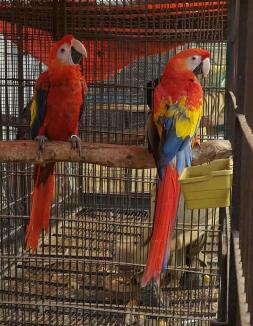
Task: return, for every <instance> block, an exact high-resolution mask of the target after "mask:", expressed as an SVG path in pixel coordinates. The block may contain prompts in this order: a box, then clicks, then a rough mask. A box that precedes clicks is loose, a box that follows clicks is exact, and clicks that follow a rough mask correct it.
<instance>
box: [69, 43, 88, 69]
mask: <svg viewBox="0 0 253 326" xmlns="http://www.w3.org/2000/svg"><path fill="white" fill-rule="evenodd" d="M82 57H85V58H87V51H86V49H85V47H84V46H83V44H82V43H81V42H80V41H78V40H76V39H75V38H74V39H73V40H72V41H71V58H72V61H73V63H74V64H78V63H81V61H82Z"/></svg>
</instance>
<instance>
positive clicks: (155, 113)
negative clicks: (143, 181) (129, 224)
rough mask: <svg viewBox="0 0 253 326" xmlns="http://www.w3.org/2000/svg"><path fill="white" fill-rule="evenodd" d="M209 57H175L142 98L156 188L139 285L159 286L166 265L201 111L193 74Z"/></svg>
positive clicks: (204, 68) (197, 52) (189, 53)
mask: <svg viewBox="0 0 253 326" xmlns="http://www.w3.org/2000/svg"><path fill="white" fill-rule="evenodd" d="M209 56H210V54H209V52H208V51H206V50H203V49H188V50H185V51H182V52H180V53H178V54H177V55H175V56H174V57H173V58H171V59H170V60H169V62H168V63H167V66H166V68H165V71H164V74H163V76H162V78H161V80H160V81H159V80H156V87H155V90H154V99H153V98H152V94H150V93H148V94H147V101H148V104H149V106H150V107H151V109H152V112H151V115H150V117H149V120H148V123H147V136H148V142H149V148H150V150H151V151H152V153H153V156H154V158H155V161H156V165H157V170H158V174H159V184H158V190H157V197H156V207H155V214H154V225H153V231H152V236H151V243H150V248H149V253H148V259H147V262H146V268H145V271H144V274H143V276H142V280H141V285H142V286H146V285H147V284H148V283H149V282H150V281H151V280H152V279H154V281H155V282H157V283H158V284H159V282H160V274H161V272H162V271H164V270H165V269H166V267H167V263H168V260H169V255H170V245H171V241H172V236H173V230H174V225H175V221H176V215H177V207H178V201H179V194H180V185H179V182H178V178H179V176H180V174H181V172H182V170H183V169H184V168H185V167H187V166H190V165H191V161H192V143H193V141H194V136H195V135H196V132H197V129H198V126H199V123H200V119H201V116H202V110H203V90H202V87H201V85H200V82H199V80H198V78H197V77H196V75H197V74H200V73H203V75H204V76H206V75H207V74H208V72H209V69H210V58H209ZM152 106H154V107H153V108H152Z"/></svg>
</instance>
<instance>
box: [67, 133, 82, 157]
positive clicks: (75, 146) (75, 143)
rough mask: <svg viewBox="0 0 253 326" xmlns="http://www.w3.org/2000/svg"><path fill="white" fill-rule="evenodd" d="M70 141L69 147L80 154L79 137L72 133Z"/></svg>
mask: <svg viewBox="0 0 253 326" xmlns="http://www.w3.org/2000/svg"><path fill="white" fill-rule="evenodd" d="M70 142H71V147H72V148H73V149H76V150H77V151H78V153H79V155H81V139H80V138H79V137H78V136H77V135H72V136H71V137H70Z"/></svg>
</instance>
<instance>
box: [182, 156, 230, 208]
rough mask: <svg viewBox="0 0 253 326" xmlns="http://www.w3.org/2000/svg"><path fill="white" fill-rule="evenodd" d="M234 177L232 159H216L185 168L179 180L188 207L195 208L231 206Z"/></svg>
mask: <svg viewBox="0 0 253 326" xmlns="http://www.w3.org/2000/svg"><path fill="white" fill-rule="evenodd" d="M232 177H233V168H232V160H231V159H222V160H214V161H212V162H210V163H207V164H202V165H198V166H192V167H189V168H185V169H184V171H183V172H182V175H181V177H180V178H179V182H180V183H181V189H182V192H183V195H184V200H185V203H186V207H187V208H188V209H194V208H216V207H227V206H229V205H230V189H231V186H232Z"/></svg>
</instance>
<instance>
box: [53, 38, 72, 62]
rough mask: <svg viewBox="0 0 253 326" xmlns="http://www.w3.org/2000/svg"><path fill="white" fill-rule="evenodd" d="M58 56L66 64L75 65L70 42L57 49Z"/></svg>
mask: <svg viewBox="0 0 253 326" xmlns="http://www.w3.org/2000/svg"><path fill="white" fill-rule="evenodd" d="M57 58H58V59H59V60H60V61H61V63H62V64H65V65H73V64H74V63H73V61H72V58H71V46H70V44H68V43H64V44H62V45H61V46H60V48H59V49H58V51H57Z"/></svg>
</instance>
